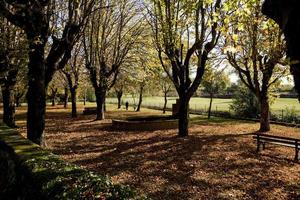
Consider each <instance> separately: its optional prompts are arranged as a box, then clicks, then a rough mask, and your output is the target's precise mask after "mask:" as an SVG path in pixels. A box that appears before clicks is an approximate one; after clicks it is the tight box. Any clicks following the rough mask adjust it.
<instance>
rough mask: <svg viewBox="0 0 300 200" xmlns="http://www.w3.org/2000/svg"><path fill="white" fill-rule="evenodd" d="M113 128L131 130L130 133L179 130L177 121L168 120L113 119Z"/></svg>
mask: <svg viewBox="0 0 300 200" xmlns="http://www.w3.org/2000/svg"><path fill="white" fill-rule="evenodd" d="M112 126H113V128H114V129H118V130H130V131H154V130H166V129H176V128H178V120H177V119H168V120H154V121H145V120H142V119H141V121H130V120H129V121H127V120H119V119H113V120H112Z"/></svg>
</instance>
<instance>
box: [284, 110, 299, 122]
mask: <svg viewBox="0 0 300 200" xmlns="http://www.w3.org/2000/svg"><path fill="white" fill-rule="evenodd" d="M285 111H286V112H285V114H284V115H283V119H282V121H283V122H287V123H294V124H298V123H300V119H299V118H298V114H297V112H296V110H295V107H293V108H286V110H285Z"/></svg>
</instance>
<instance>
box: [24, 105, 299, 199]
mask: <svg viewBox="0 0 300 200" xmlns="http://www.w3.org/2000/svg"><path fill="white" fill-rule="evenodd" d="M79 110H80V112H81V111H82V106H80V109H79ZM108 110H109V111H108V112H107V115H106V116H107V119H106V120H104V121H94V119H95V116H93V115H89V116H84V115H79V117H78V118H77V119H71V118H70V110H65V109H63V108H61V107H58V106H57V107H48V109H47V123H46V130H45V133H46V141H47V144H48V147H47V148H48V149H50V150H51V151H53V152H54V153H56V154H58V155H59V156H61V157H62V158H63V159H66V160H68V161H71V162H73V163H75V164H78V165H81V166H83V167H84V168H87V169H90V170H93V171H95V172H98V173H99V174H102V175H103V174H104V175H108V176H110V177H112V180H113V181H114V182H116V183H124V184H129V185H131V186H132V187H135V188H136V189H137V190H138V192H140V193H142V194H146V195H147V196H149V197H151V198H152V199H172V200H177V199H178V200H179V199H180V200H183V199H300V184H299V183H300V176H299V174H300V164H296V163H294V162H293V157H294V150H293V149H289V148H281V147H274V146H272V147H271V146H269V145H268V146H267V150H265V151H264V152H262V153H260V154H256V152H255V149H256V145H255V143H254V142H253V141H252V136H251V133H253V132H255V131H256V130H257V129H258V127H259V125H258V124H257V123H253V122H245V121H232V120H228V119H227V120H226V119H222V118H213V119H212V120H210V121H207V120H206V119H205V118H203V117H201V116H193V117H192V121H193V123H192V125H191V127H190V136H189V137H187V138H179V137H177V130H175V129H174V130H168V131H165V130H164V131H159V130H158V131H153V132H149V131H148V132H147V131H145V132H136V131H122V130H115V129H114V128H113V127H111V118H120V117H126V116H133V115H141V116H144V115H153V114H160V113H161V111H154V110H149V109H142V110H143V111H142V112H141V113H136V112H133V111H124V110H120V111H119V110H117V109H115V105H113V106H111V105H109V106H108ZM23 118H24V110H20V111H18V120H19V121H18V125H19V126H21V127H20V128H19V130H20V131H21V132H22V133H23V134H25V132H26V127H25V126H24V123H23V122H24V119H23ZM19 122H21V123H19ZM270 134H275V135H285V136H292V137H298V138H300V129H297V128H291V127H284V126H277V125H272V131H271V132H270Z"/></svg>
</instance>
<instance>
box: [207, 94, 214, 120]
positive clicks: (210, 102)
mask: <svg viewBox="0 0 300 200" xmlns="http://www.w3.org/2000/svg"><path fill="white" fill-rule="evenodd" d="M212 102H213V94H210V101H209V107H208V116H207V118H208V119H210V117H211V107H212Z"/></svg>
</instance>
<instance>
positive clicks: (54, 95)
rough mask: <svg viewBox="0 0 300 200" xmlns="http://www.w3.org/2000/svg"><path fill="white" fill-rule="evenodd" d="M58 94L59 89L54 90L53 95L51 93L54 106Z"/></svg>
mask: <svg viewBox="0 0 300 200" xmlns="http://www.w3.org/2000/svg"><path fill="white" fill-rule="evenodd" d="M56 95H57V89H55V90H54V91H52V95H51V99H52V100H51V101H52V106H55V100H56Z"/></svg>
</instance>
